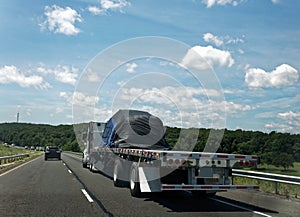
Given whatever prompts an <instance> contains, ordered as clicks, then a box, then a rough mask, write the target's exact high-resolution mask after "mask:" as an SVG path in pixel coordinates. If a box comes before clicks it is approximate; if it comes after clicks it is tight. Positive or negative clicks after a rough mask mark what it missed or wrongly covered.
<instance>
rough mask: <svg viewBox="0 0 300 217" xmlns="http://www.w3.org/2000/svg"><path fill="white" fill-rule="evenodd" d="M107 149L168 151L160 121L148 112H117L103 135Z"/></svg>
mask: <svg viewBox="0 0 300 217" xmlns="http://www.w3.org/2000/svg"><path fill="white" fill-rule="evenodd" d="M103 144H104V146H106V147H109V148H138V149H155V150H169V149H170V145H169V144H168V142H167V141H166V139H165V129H164V126H163V123H162V121H161V120H160V119H159V118H158V117H156V116H154V115H151V114H149V113H148V112H143V111H137V110H119V111H118V112H117V113H116V114H114V115H113V116H112V118H110V119H109V121H108V122H107V124H106V128H105V130H104V133H103Z"/></svg>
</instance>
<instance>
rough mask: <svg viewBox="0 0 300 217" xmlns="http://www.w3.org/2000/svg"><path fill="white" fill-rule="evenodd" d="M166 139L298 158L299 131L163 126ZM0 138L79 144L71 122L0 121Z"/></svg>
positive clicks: (178, 145) (182, 146)
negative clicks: (30, 122) (264, 131)
mask: <svg viewBox="0 0 300 217" xmlns="http://www.w3.org/2000/svg"><path fill="white" fill-rule="evenodd" d="M85 128H86V126H85V125H78V126H77V127H76V130H77V132H78V133H79V134H81V133H82V132H83V131H84V129H85ZM223 133H224V135H223ZM222 135H223V137H220V136H222ZM214 137H215V138H214ZM219 137H220V138H222V140H220V139H219ZM208 138H209V139H208ZM166 139H167V141H168V142H169V143H170V145H171V146H172V147H175V149H176V150H194V151H203V150H204V148H205V147H206V148H207V147H214V146H216V145H215V144H219V143H220V146H219V147H218V149H217V151H218V152H223V153H230V154H256V155H258V156H260V157H261V161H262V163H264V164H267V165H275V166H277V167H279V166H280V167H284V168H285V169H286V168H289V167H292V166H293V162H295V161H297V162H300V134H289V133H279V132H271V133H263V132H259V131H244V130H234V131H233V130H227V129H225V130H214V132H213V133H212V130H209V129H180V128H176V127H166ZM0 141H2V142H6V143H9V144H12V143H14V144H16V145H19V146H26V145H27V146H42V147H45V146H51V145H55V146H59V147H60V148H62V149H63V150H69V151H78V152H79V151H82V147H83V145H82V144H81V145H79V144H78V142H77V140H76V136H75V133H74V129H73V126H72V125H59V126H52V125H46V124H27V123H3V124H0Z"/></svg>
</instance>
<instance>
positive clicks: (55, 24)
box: [40, 5, 82, 35]
mask: <svg viewBox="0 0 300 217" xmlns="http://www.w3.org/2000/svg"><path fill="white" fill-rule="evenodd" d="M44 15H45V16H46V20H45V21H44V22H43V23H41V24H40V27H41V28H42V30H44V29H46V28H48V30H49V31H51V32H54V33H59V34H64V35H77V34H78V33H79V32H80V29H79V28H77V27H75V22H76V21H77V22H82V19H81V16H80V14H79V13H78V12H77V11H76V10H74V9H72V8H70V7H65V8H61V7H59V6H57V5H52V6H46V7H45V12H44Z"/></svg>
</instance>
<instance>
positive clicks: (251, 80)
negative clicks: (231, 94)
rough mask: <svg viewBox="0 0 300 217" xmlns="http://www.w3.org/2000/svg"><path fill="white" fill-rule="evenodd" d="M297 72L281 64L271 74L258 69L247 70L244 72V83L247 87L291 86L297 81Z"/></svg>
mask: <svg viewBox="0 0 300 217" xmlns="http://www.w3.org/2000/svg"><path fill="white" fill-rule="evenodd" d="M298 77H299V76H298V71H297V70H296V69H295V68H293V67H291V66H289V65H287V64H282V65H280V66H278V67H277V68H276V69H275V70H273V71H272V72H266V71H264V70H263V69H259V68H249V69H248V70H247V71H246V75H245V82H246V84H247V85H248V86H249V87H253V88H260V87H283V86H288V85H292V84H294V83H296V82H297V80H298Z"/></svg>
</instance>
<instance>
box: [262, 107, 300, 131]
mask: <svg viewBox="0 0 300 217" xmlns="http://www.w3.org/2000/svg"><path fill="white" fill-rule="evenodd" d="M265 117H267V118H272V119H273V120H274V119H275V120H274V121H273V122H270V123H266V124H265V128H266V130H268V131H278V132H289V133H299V128H300V112H294V111H291V110H290V111H287V112H280V113H277V115H276V114H273V113H270V114H269V115H264V118H265Z"/></svg>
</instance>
